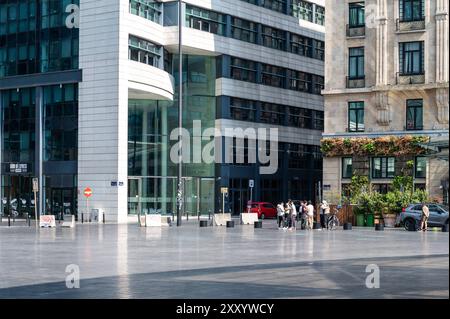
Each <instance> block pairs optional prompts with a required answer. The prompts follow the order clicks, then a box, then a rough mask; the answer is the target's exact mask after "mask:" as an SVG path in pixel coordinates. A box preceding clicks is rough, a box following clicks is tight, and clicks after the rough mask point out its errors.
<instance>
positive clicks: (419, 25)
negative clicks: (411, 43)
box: [397, 19, 425, 32]
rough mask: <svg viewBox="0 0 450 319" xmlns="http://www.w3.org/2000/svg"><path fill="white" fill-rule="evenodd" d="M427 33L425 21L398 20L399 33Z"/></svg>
mask: <svg viewBox="0 0 450 319" xmlns="http://www.w3.org/2000/svg"><path fill="white" fill-rule="evenodd" d="M422 30H423V31H425V19H422V20H402V19H397V32H409V31H422Z"/></svg>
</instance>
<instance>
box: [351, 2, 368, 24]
mask: <svg viewBox="0 0 450 319" xmlns="http://www.w3.org/2000/svg"><path fill="white" fill-rule="evenodd" d="M365 21H366V19H365V8H364V2H356V3H350V4H349V27H350V28H360V27H364V26H365V24H366V22H365Z"/></svg>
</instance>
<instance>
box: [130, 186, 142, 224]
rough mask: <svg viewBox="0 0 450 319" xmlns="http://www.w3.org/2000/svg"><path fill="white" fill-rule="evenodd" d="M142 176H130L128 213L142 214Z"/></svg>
mask: <svg viewBox="0 0 450 319" xmlns="http://www.w3.org/2000/svg"><path fill="white" fill-rule="evenodd" d="M141 197H142V178H128V214H130V215H139V214H142V205H141V201H142V199H141Z"/></svg>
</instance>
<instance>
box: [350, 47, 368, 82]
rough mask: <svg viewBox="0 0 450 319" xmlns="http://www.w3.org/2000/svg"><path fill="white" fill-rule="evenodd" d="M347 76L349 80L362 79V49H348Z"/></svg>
mask: <svg viewBox="0 0 450 319" xmlns="http://www.w3.org/2000/svg"><path fill="white" fill-rule="evenodd" d="M348 76H349V78H350V79H363V78H364V47H359V48H350V49H349V67H348Z"/></svg>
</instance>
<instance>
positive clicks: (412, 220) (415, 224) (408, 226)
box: [404, 218, 417, 230]
mask: <svg viewBox="0 0 450 319" xmlns="http://www.w3.org/2000/svg"><path fill="white" fill-rule="evenodd" d="M411 224H413V225H414V229H415V230H417V223H416V221H415V220H414V219H411V218H408V219H406V220H405V223H404V226H405V229H406V230H410V229H411V227H412V225H411Z"/></svg>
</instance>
